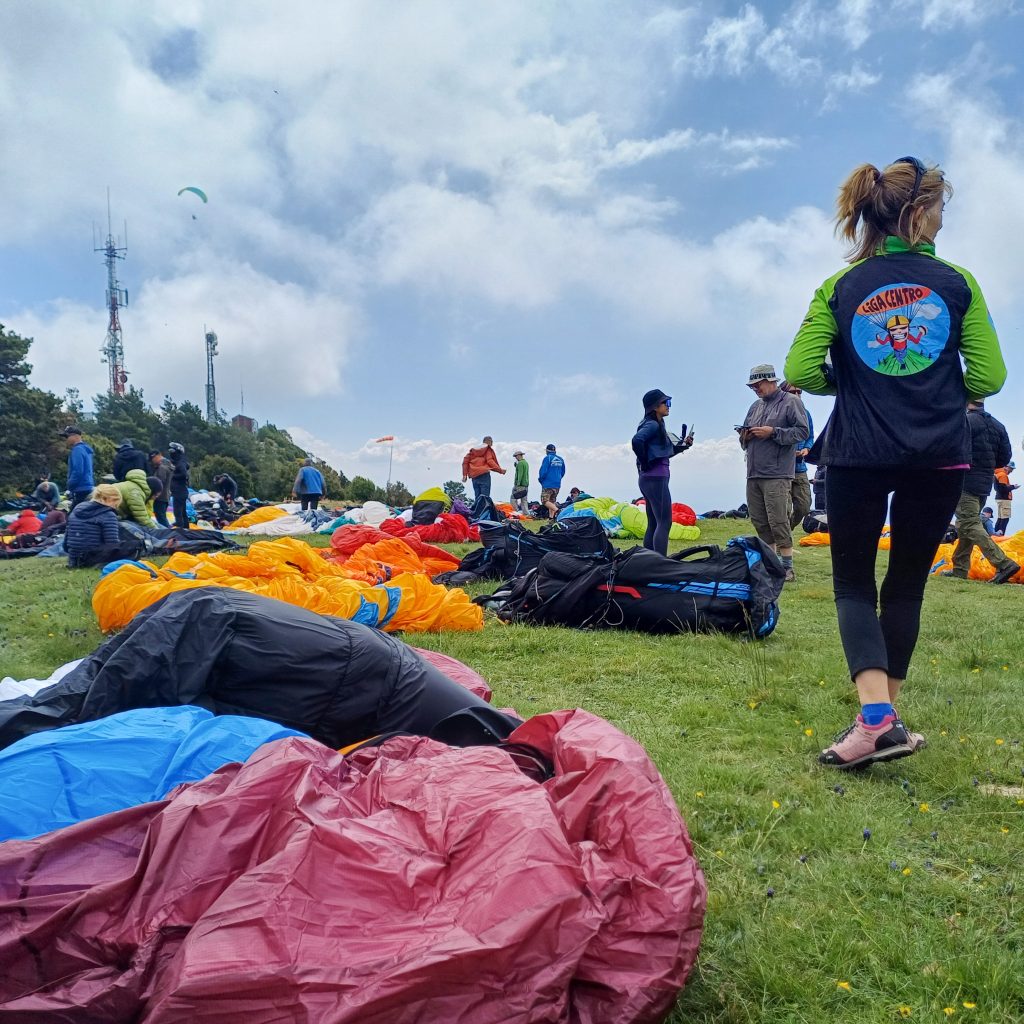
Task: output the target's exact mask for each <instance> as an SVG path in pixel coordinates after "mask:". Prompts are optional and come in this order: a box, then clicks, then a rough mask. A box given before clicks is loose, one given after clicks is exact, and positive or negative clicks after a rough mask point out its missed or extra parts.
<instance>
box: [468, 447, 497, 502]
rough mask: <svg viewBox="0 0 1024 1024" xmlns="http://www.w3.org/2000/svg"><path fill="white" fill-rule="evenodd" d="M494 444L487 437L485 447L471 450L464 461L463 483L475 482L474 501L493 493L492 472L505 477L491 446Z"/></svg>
mask: <svg viewBox="0 0 1024 1024" xmlns="http://www.w3.org/2000/svg"><path fill="white" fill-rule="evenodd" d="M493 444H494V438H493V437H485V438H484V443H483V446H482V447H480V448H470V449H469V451H468V452H466V455H465V458H463V460H462V482H463V483H465V482H466V481H467V480H472V481H473V498H474V500H475V499H477V498H479V497H481V496H482V495H488V496H489V495H490V493H491V471H492V470H493V471H494V472H495V473H501V474H502V476H504V475H505V470H503V469H502V468H501V465H500V464H499V463H498V456H497V455H495V454H494V449H493V448H492V447H491V445H493Z"/></svg>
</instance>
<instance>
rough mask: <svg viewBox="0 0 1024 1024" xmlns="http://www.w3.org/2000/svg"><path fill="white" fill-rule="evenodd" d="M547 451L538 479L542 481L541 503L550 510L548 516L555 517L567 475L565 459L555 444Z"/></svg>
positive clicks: (550, 445) (548, 447)
mask: <svg viewBox="0 0 1024 1024" xmlns="http://www.w3.org/2000/svg"><path fill="white" fill-rule="evenodd" d="M545 451H546V452H547V454H546V455H545V456H544V461H543V462H542V463H541V464H540V473H538V474H537V481H538V483H540V503H541V505H543V506H544V507H545V508H546V509H547V510H548V517H549V518H550V519H554V518H555V517H556V516H557V515H558V491H559V489H560V488H561V486H562V477H563V476H565V460H564V459H563V458H562V456H561V455H559V454H558V453H557V451H556V450H555V446H554V445H553V444H549V445H548V446H547V448H546V449H545Z"/></svg>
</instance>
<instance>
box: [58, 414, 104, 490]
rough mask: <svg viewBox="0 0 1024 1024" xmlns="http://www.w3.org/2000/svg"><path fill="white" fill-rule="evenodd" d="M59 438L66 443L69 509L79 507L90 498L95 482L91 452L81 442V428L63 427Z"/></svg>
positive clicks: (90, 449)
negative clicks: (69, 494) (67, 449)
mask: <svg viewBox="0 0 1024 1024" xmlns="http://www.w3.org/2000/svg"><path fill="white" fill-rule="evenodd" d="M61 437H65V438H67V442H68V447H69V449H70V450H69V451H68V490H69V491H70V492H71V507H72V508H74V507H75V506H76V505H80V504H81V503H82V502H83V501H88V500H89V498H91V497H92V489H93V487H95V486H96V481H95V480H93V476H92V458H93V450H92V448H90V447H89V445H87V444H86V443H85V441H83V440H82V428H81V427H75V426H70V427H65V428H64V429H63V430H62V431H61Z"/></svg>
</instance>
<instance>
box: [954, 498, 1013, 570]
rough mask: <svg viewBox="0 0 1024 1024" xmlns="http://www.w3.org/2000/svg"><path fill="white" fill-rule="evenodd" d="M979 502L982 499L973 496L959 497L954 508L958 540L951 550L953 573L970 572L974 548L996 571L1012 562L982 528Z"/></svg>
mask: <svg viewBox="0 0 1024 1024" xmlns="http://www.w3.org/2000/svg"><path fill="white" fill-rule="evenodd" d="M981 502H982V499H981V498H979V497H978V496H977V495H975V494H961V495H960V504H959V505H957V507H956V532H957V534H958V536H959V538H960V539H959V540H958V541H957V542H956V547H955V548H954V549H953V570H954V572H959V573H966V572H970V570H971V552H972V551H973V550H974V548H975V546H977V547H979V548H981V553H982V554H983V555H984V556H985V557H986V558H987V559H988V560H989V562H990V563H991V564H992V565H994V566H995V567H996V569H1002V568H1004V567H1005V566H1007V565H1009V564H1010V562H1011V561H1012V559H1011V558H1010V556H1009V555H1007V554H1006V552H1005V551H1003V549H1002V548H1001V547H1000V546H999V545H998V544H997V543H996V542H995V541H994V540H993V539H992V538H991V537H990V536H989V535H988V533H986V531H985V527H984V526H982V524H981Z"/></svg>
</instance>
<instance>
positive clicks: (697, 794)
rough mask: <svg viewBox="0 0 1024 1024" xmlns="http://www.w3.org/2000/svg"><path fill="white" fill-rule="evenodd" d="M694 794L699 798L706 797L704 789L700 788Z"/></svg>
mask: <svg viewBox="0 0 1024 1024" xmlns="http://www.w3.org/2000/svg"><path fill="white" fill-rule="evenodd" d="M693 795H694V796H695V797H696V798H697V799H698V800H703V799H704V790H703V789H698V790H697V792H696V793H694V794H693Z"/></svg>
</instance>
